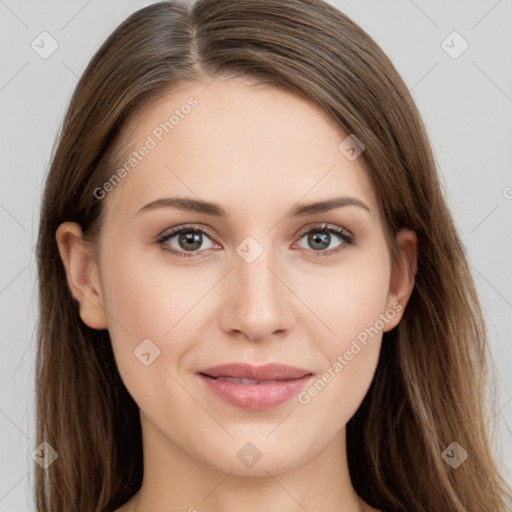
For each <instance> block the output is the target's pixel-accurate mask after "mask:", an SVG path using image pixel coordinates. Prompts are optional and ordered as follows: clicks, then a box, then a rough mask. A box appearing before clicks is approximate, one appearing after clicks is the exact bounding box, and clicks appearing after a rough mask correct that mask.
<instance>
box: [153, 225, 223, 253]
mask: <svg viewBox="0 0 512 512" xmlns="http://www.w3.org/2000/svg"><path fill="white" fill-rule="evenodd" d="M205 237H206V238H207V239H208V240H210V245H208V246H207V247H202V245H203V242H204V238H205ZM173 239H175V240H173ZM157 242H158V244H160V245H161V246H162V249H164V250H165V251H169V252H172V253H174V254H176V255H178V256H184V257H190V256H194V253H196V252H197V251H198V250H199V249H211V248H212V247H213V243H212V240H211V238H210V235H209V234H208V233H207V232H206V231H205V230H204V229H201V228H198V227H194V226H182V227H180V228H177V229H172V230H171V231H168V232H166V233H164V234H163V235H162V236H161V237H160V238H159V239H158V240H157Z"/></svg>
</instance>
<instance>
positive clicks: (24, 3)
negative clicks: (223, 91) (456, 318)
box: [0, 0, 512, 512]
mask: <svg viewBox="0 0 512 512" xmlns="http://www.w3.org/2000/svg"><path fill="white" fill-rule="evenodd" d="M150 3H152V2H148V1H136V0H130V1H127V0H124V1H121V0H116V1H109V2H106V1H103V2H101V1H99V0H89V1H86V0H73V1H69V0H68V1H64V0H60V1H57V0H53V1H45V2H40V1H39V2H38V1H29V0H21V1H16V0H5V1H4V0H0V24H1V32H0V37H1V41H0V48H1V52H2V54H1V75H0V109H1V114H0V119H1V128H0V129H1V136H0V140H1V145H2V146H1V148H2V151H1V163H0V172H1V188H0V230H1V233H0V234H1V247H2V250H1V253H0V258H1V259H0V315H1V324H0V328H1V331H0V341H1V349H2V350H1V354H2V355H1V358H0V390H1V394H0V454H1V455H0V512H7V511H8V512H17V511H27V510H33V509H34V507H33V505H32V499H31V494H32V489H31V487H32V482H33V469H32V465H33V461H32V459H31V455H30V454H31V452H32V451H33V450H34V448H35V444H34V430H35V429H34V414H33V407H34V382H33V365H34V356H35V340H34V329H35V322H36V318H37V307H36V304H37V303H36V298H37V294H36V267H35V257H34V253H33V250H34V246H35V240H36V235H37V229H38V222H39V221H38V215H39V206H40V196H41V190H42V182H43V177H44V174H45V172H46V170H47V167H48V164H49V159H50V154H51V150H52V145H53V141H54V139H55V136H56V134H57V130H58V128H59V125H60V123H61V121H62V118H63V115H64V112H65V108H66V106H67V103H68V101H69V99H70V95H71V93H72V91H73V88H74V86H75V84H76V82H77V78H78V76H79V75H80V74H81V73H82V71H83V70H84V68H85V66H86V64H87V62H88V61H89V59H90V58H91V57H92V55H93V53H94V52H95V51H96V50H97V48H98V47H99V45H100V44H101V42H103V40H104V39H105V38H106V37H107V36H108V35H109V34H110V33H111V32H112V30H113V29H114V28H115V27H116V26H117V25H118V24H119V23H120V22H121V21H122V20H123V19H125V18H126V17H127V16H128V15H129V14H130V13H132V12H133V11H135V10H137V9H138V8H140V7H143V6H145V5H148V4H150ZM331 3H332V4H333V5H335V6H336V7H338V8H339V9H340V10H342V11H343V12H345V13H346V14H348V15H349V16H350V17H352V19H353V20H354V21H356V22H357V23H359V24H360V25H361V26H362V27H363V28H364V29H365V30H366V31H368V32H369V33H370V35H371V36H372V37H374V39H376V41H377V42H378V43H379V44H380V45H381V46H382V48H383V49H384V51H385V52H386V53H387V54H388V55H389V56H390V58H391V60H392V61H393V62H394V64H395V66H396V67H397V69H398V70H399V72H400V74H401V75H402V77H403V78H404V80H405V82H406V84H407V85H408V87H409V88H410V90H411V91H412V95H413V97H414V99H415V101H416V102H417V105H418V107H419V109H420V112H421V114H422V115H423V118H424V120H425V123H426V125H427V128H428V131H429V134H430V138H431V142H432V145H433V148H434V152H435V155H436V160H437V162H438V164H439V169H440V173H441V178H442V182H443V187H444V190H445V194H446V198H447V200H448V203H449V205H450V207H451V209H452V212H453V215H454V217H455V221H456V224H457V226H458V229H459V230H460V233H461V235H462V238H463V241H464V244H465V246H466V248H467V252H468V256H469V259H470V261H471V264H472V269H473V275H474V278H475V281H476V285H477V288H478V292H479V296H480V299H481V302H482V306H483V309H484V314H485V317H486V320H487V326H488V333H489V338H490V345H491V350H492V354H493V356H494V360H495V374H496V380H497V384H498V392H499V395H498V406H499V409H500V410H499V412H498V414H497V415H496V416H495V417H494V418H493V419H492V420H491V421H490V422H489V424H488V427H496V429H497V431H498V433H499V437H497V439H496V443H497V444H496V449H497V451H498V452H499V454H500V455H501V457H502V459H503V461H512V431H511V425H512V403H511V402H512V372H511V369H510V367H511V363H512V349H511V342H510V332H511V331H512V320H511V319H512V271H511V266H510V263H511V255H512V240H511V233H512V230H511V227H512V188H507V187H512V172H511V169H512V2H511V0H499V1H496V0H489V1H486V0H479V1H474V0H473V1H468V0H464V1H462V0H461V1H456V0H451V1H446V0H428V1H427V0H414V1H413V0H386V1H384V0H338V1H332V2H331ZM43 31H47V32H49V33H50V34H51V36H52V37H53V38H54V39H55V40H56V41H57V42H58V45H59V46H58V48H57V50H56V51H55V52H54V53H53V54H52V55H51V56H50V57H48V58H47V59H42V58H41V57H40V56H39V55H38V54H37V53H36V52H35V51H34V50H33V49H32V48H31V43H32V41H33V40H35V39H36V38H37V37H38V36H39V34H41V32H43ZM453 31H457V32H459V33H460V35H461V36H462V37H463V38H464V39H465V40H466V41H467V42H468V44H469V48H468V49H467V50H466V51H465V52H464V53H462V55H460V56H459V57H458V58H456V59H454V58H452V57H450V56H449V55H448V54H447V53H446V52H445V51H444V50H443V48H442V46H441V43H442V41H443V40H445V39H446V37H447V36H448V35H449V34H451V33H452V32H453ZM452 40H453V42H451V41H452ZM447 44H448V45H450V46H453V48H452V50H451V51H452V52H453V51H457V50H458V49H460V48H462V47H461V46H460V41H457V40H456V39H453V38H451V39H448V42H447ZM446 441H447V443H448V442H451V441H452V440H449V439H447V440H446ZM503 471H504V474H505V476H506V478H507V480H508V481H509V482H510V481H512V466H511V463H510V462H509V463H508V465H506V464H505V462H503ZM482 476H483V475H482Z"/></svg>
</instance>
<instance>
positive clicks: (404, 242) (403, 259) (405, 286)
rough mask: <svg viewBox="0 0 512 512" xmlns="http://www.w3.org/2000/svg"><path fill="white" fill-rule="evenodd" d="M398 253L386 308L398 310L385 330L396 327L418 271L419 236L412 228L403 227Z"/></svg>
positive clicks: (398, 237)
mask: <svg viewBox="0 0 512 512" xmlns="http://www.w3.org/2000/svg"><path fill="white" fill-rule="evenodd" d="M396 242H397V246H398V254H397V255H396V257H395V260H394V261H393V268H392V270H391V278H390V282H389V291H388V296H387V299H386V308H387V309H386V310H387V311H389V310H391V309H392V310H393V311H395V312H396V314H395V315H394V317H393V318H392V319H390V321H389V322H386V326H385V327H384V329H383V331H384V332H386V331H390V330H391V329H393V328H394V327H396V326H397V325H398V324H399V322H400V320H401V319H402V316H403V314H404V311H405V306H406V305H407V302H408V301H409V298H410V296H411V293H412V290H413V288H414V276H415V275H416V273H417V272H418V261H417V259H418V237H417V236H416V233H415V232H414V231H412V230H410V229H407V228H403V229H401V230H400V231H399V232H398V234H397V236H396Z"/></svg>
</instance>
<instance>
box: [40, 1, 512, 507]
mask: <svg viewBox="0 0 512 512" xmlns="http://www.w3.org/2000/svg"><path fill="white" fill-rule="evenodd" d="M38 262H39V278H40V310H41V315H40V324H39V337H38V340H39V350H38V355H37V358H38V367H37V384H38V394H37V428H38V441H39V442H43V441H45V442H47V443H48V444H49V445H50V446H51V447H52V448H53V449H54V450H55V451H56V452H57V453H58V457H57V458H56V459H55V460H54V461H53V462H52V463H51V464H50V465H49V467H48V469H47V472H46V473H45V472H43V471H41V470H38V472H37V474H36V489H35V493H36V503H37V510H38V511H39V512H42V511H49V510H51V511H64V510H65V511H69V510H77V511H78V510H79V511H81V512H85V511H117V512H145V511H156V512H158V511H163V510H166V511H167V510H189V511H194V510H198V511H201V512H202V511H214V510H215V511H220V510H232V509H233V510H234V509H236V510H239V511H255V510H268V511H273V510H290V511H292V510H293V511H295V510H310V511H313V510H322V511H327V512H330V511H340V510H343V511H345V512H356V511H362V510H364V511H416V512H427V511H428V512H434V511H436V512H438V511H440V510H450V511H452V510H453V511H460V512H462V511H464V512H473V511H475V512H476V511H477V510H478V511H481V510H492V511H502V512H503V511H505V510H506V506H507V503H510V501H507V500H510V490H509V489H508V487H507V485H506V483H505V482H504V481H503V479H502V478H501V476H500V475H499V473H498V470H497V466H496V463H495V461H494V457H493V454H492V452H491V448H490V441H489V439H488V434H487V432H486V430H485V429H483V428H482V425H485V422H486V417H485V414H484V413H485V411H484V404H483V392H484V384H485V375H486V374H485V372H486V359H485V358H486V357H487V355H486V351H487V348H486V334H485V326H484V322H483V319H482V315H481V311H480V307H479V303H478V299H477V296H476V294H475V289H474V286H473V281H472V278H471V274H470V272H469V267H468V263H467V261H466V258H465V254H464V251H463V249H462V244H461V242H460V239H459V237H458V234H457V232H456V230H455V228H454V224H453V221H452V218H451V215H450V212H449V211H448V209H447V207H446V204H445V201H444V199H443V196H442V193H441V190H440V186H439V180H438V176H437V172H436V167H435V163H434V159H433V156H432V152H431V148H430V145H429V142H428V139H427V136H426V133H425V130H424V127H423V124H422V121H421V119H420V117H419V114H418V111H417V109H416V107H415V105H414V103H413V101H412V99H411V96H410V94H409V92H408V90H407V87H406V86H405V84H404V83H403V81H402V80H401V78H400V77H399V75H398V73H397V71H396V70H395V68H394V67H393V65H392V64H391V62H390V61H389V59H388V58H387V57H386V56H385V54H384V53H383V52H382V50H380V48H379V47H378V46H377V45H376V44H375V42H374V41H373V40H372V39H371V38H370V37H369V36H368V34H366V33H365V32H364V31H363V30H362V29H361V28H360V27H358V26H357V25H355V24H354V23H353V22H352V21H351V20H349V19H348V18H347V17H346V16H345V15H343V14H342V13H340V12H339V11H337V10H336V9H335V8H333V7H332V6H329V5H328V4H325V3H323V2H321V1H318V0H293V1H290V2H286V4H283V3H282V2H279V1H278V0H258V1H256V0H254V1H246V0H243V1H239V2H232V1H230V0H199V1H198V2H197V3H195V4H193V5H192V6H189V5H188V4H186V3H181V2H162V3H158V4H154V5H151V6H149V7H146V8H144V9H141V10H139V11H137V12H136V13H134V14H133V15H132V16H130V17H129V18H128V19H127V20H126V21H125V22H124V23H122V24H121V26H119V27H118V28H117V29H116V30H115V31H114V33H113V34H112V35H111V36H110V37H109V38H108V40H107V41H106V42H105V43H104V44H103V46H102V47H101V48H100V50H99V51H98V52H97V54H96V55H95V56H94V57H93V59H92V61H91V62H90V64H89V66H88V68H87V69H86V71H85V72H84V74H83V76H82V78H81V80H80V81H79V83H78V85H77V87H76V90H75V92H74V95H73V98H72V100H71V103H70V106H69V109H68V112H67V114H66V117H65V120H64V124H63V128H62V132H61V135H60V140H59V143H58V146H57V148H56V151H55V154H54V157H53V161H52V165H51V168H50V172H49V175H48V178H47V182H46V189H45V193H44V200H43V205H42V212H41V223H40V233H39V243H38Z"/></svg>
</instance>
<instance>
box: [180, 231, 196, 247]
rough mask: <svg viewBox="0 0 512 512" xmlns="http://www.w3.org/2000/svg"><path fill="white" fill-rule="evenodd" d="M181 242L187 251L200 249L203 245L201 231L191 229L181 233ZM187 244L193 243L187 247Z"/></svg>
mask: <svg viewBox="0 0 512 512" xmlns="http://www.w3.org/2000/svg"><path fill="white" fill-rule="evenodd" d="M179 243H180V246H181V247H182V248H183V249H185V250H186V251H193V250H195V249H199V247H201V233H194V232H191V231H188V232H186V233H180V237H179ZM186 244H192V245H193V247H190V245H189V246H188V247H187V245H186Z"/></svg>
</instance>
